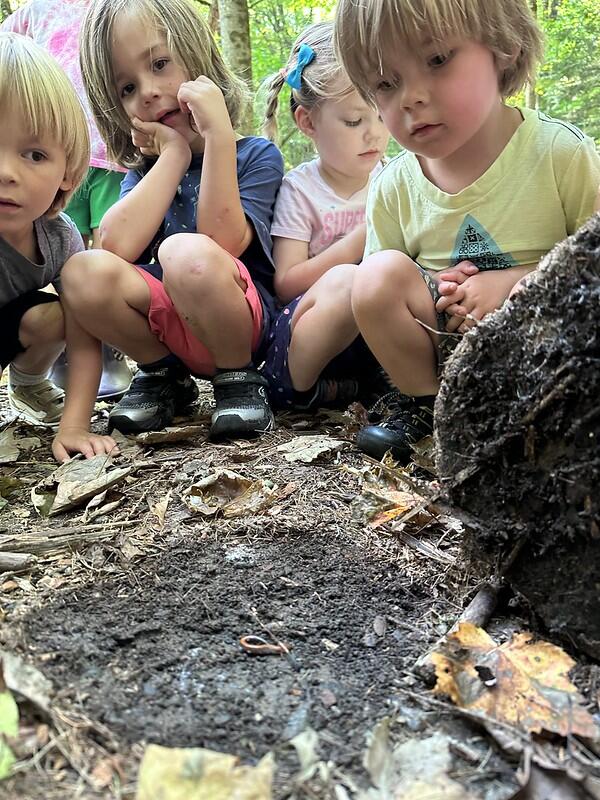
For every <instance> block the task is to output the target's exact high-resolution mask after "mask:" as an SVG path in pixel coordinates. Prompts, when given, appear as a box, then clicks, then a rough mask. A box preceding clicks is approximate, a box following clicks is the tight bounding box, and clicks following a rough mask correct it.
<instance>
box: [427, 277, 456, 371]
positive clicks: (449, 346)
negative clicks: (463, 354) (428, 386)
mask: <svg viewBox="0 0 600 800" xmlns="http://www.w3.org/2000/svg"><path fill="white" fill-rule="evenodd" d="M416 266H417V269H418V270H419V272H420V273H421V277H422V278H423V280H424V281H425V283H426V285H427V288H428V289H429V294H430V295H431V297H432V298H433V305H434V307H435V304H436V303H437V301H438V300H439V299H440V297H441V294H440V293H439V290H438V285H437V281H435V280H434V279H433V278H432V277H431V275H430V274H429V273H428V272H427V270H426V269H423V267H421V266H420V265H419V264H417V265H416ZM435 318H436V323H437V329H438V331H439V336H438V337H437V338H438V340H439V341H438V370H439V371H441V369H442V368H443V366H444V364H445V362H446V361H447V360H448V357H449V356H450V354H451V353H452V351H453V350H454V348H455V347H456V345H457V344H458V343H459V342H460V340H461V339H462V334H460V333H448V331H447V330H446V325H447V324H448V320H449V319H450V317H449V316H448V314H446V312H445V311H442V312H441V313H440V312H439V311H436V312H435Z"/></svg>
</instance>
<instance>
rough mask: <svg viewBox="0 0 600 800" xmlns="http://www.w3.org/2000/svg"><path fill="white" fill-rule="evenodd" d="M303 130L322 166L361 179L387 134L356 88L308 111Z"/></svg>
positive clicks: (375, 159)
mask: <svg viewBox="0 0 600 800" xmlns="http://www.w3.org/2000/svg"><path fill="white" fill-rule="evenodd" d="M310 125H311V129H310V130H309V131H305V132H307V134H308V135H309V136H310V137H311V139H312V140H313V141H314V143H315V147H316V149H317V152H318V153H319V157H320V159H321V162H323V163H324V164H325V166H327V167H329V168H330V169H332V170H335V171H336V172H338V173H340V174H341V175H345V176H348V177H350V178H356V179H360V178H364V180H365V183H366V181H367V179H368V177H369V174H370V173H371V172H372V170H373V169H374V167H375V166H376V164H377V162H378V161H379V160H380V159H381V157H382V156H383V154H384V152H385V149H386V147H387V143H388V140H389V138H390V135H389V133H388V131H387V130H386V128H385V125H384V124H383V122H382V121H381V119H380V117H379V114H378V113H377V111H376V110H375V109H373V108H371V107H370V106H369V105H367V104H366V103H365V101H364V100H363V99H362V98H361V96H360V95H359V94H358V92H352V93H351V94H349V95H347V96H346V97H344V98H343V99H342V100H326V101H325V102H323V103H321V104H320V105H319V106H317V107H316V108H315V109H313V110H312V111H311V112H310Z"/></svg>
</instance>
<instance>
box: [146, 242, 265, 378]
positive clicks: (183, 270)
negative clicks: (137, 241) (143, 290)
mask: <svg viewBox="0 0 600 800" xmlns="http://www.w3.org/2000/svg"><path fill="white" fill-rule="evenodd" d="M158 258H159V261H160V264H161V266H162V268H163V273H164V278H163V280H164V285H165V288H166V290H167V292H168V294H169V296H170V297H171V299H172V301H173V305H174V306H175V308H176V309H177V310H178V311H179V313H180V315H181V316H182V317H183V319H185V321H186V322H187V324H188V325H189V327H190V328H191V330H192V331H193V332H194V334H195V336H196V337H197V338H198V339H199V340H200V341H201V342H202V343H203V344H204V346H205V347H206V348H207V349H208V350H209V351H210V353H211V354H212V356H213V358H214V361H215V365H216V366H217V368H218V369H238V368H240V367H245V366H247V365H248V364H249V363H250V362H251V360H252V336H253V322H252V314H251V311H250V307H249V305H248V302H247V300H246V296H245V291H246V285H245V283H244V281H243V280H242V278H241V277H240V273H239V270H238V267H237V265H236V263H235V261H234V260H233V259H232V257H231V255H230V254H229V253H227V252H226V251H225V250H223V248H222V247H220V246H219V245H218V244H216V242H214V241H213V240H212V239H210V238H209V237H208V236H204V235H202V234H197V233H192V234H190V233H179V234H175V235H173V236H169V238H168V239H165V241H164V242H163V243H162V245H161V246H160V249H159V253H158Z"/></svg>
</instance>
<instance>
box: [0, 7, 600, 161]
mask: <svg viewBox="0 0 600 800" xmlns="http://www.w3.org/2000/svg"><path fill="white" fill-rule="evenodd" d="M193 1H194V2H196V3H197V5H198V7H199V8H200V9H201V10H202V12H203V13H204V14H206V16H207V18H208V21H209V24H210V26H211V28H212V29H213V31H214V32H215V34H216V36H217V37H218V39H219V41H220V43H221V47H222V50H223V53H224V56H225V58H226V60H227V61H228V62H229V64H230V65H231V66H232V67H233V68H234V70H235V71H236V72H237V73H238V74H239V75H242V76H243V77H244V78H245V79H246V81H247V82H248V84H249V86H250V87H251V90H252V93H253V96H254V98H255V100H254V108H253V109H252V110H251V112H249V113H248V115H247V117H246V120H245V125H244V128H245V130H244V131H243V132H244V133H251V132H256V133H258V132H259V129H260V122H261V119H262V112H263V110H264V91H261V86H262V84H263V81H264V80H265V78H266V77H268V76H269V75H271V74H272V73H274V72H277V70H279V69H280V68H281V67H282V66H284V64H285V63H286V60H287V57H288V54H289V51H290V47H291V45H292V43H293V41H294V39H295V38H296V36H297V34H298V33H299V32H300V31H301V30H302V29H303V28H304V27H305V26H306V25H309V24H310V23H311V22H317V21H321V20H326V19H330V18H331V17H332V15H333V9H334V7H335V2H334V0H193ZM23 2H24V0H0V20H2V19H3V18H4V17H6V16H8V14H10V13H11V11H13V10H14V9H16V8H17V7H18V6H19V5H22V4H23ZM499 2H501V0H499ZM530 4H531V7H532V10H533V12H534V13H535V15H536V16H537V18H538V20H539V22H540V25H541V27H542V29H543V31H544V34H545V39H546V57H545V61H544V63H543V65H542V67H541V68H540V70H539V73H538V76H537V80H536V83H535V85H534V86H530V87H528V88H527V91H526V92H525V95H524V96H523V97H519V98H516V101H517V102H519V103H521V104H523V103H526V104H527V105H529V106H532V107H537V108H540V109H541V110H542V111H545V112H546V113H547V114H549V115H551V116H554V117H558V118H559V119H564V120H567V121H569V122H572V123H574V124H575V125H577V126H578V127H580V128H582V129H583V130H584V131H585V132H586V133H587V134H588V135H590V136H592V137H593V138H594V139H595V140H596V143H597V144H599V145H600V0H530ZM279 110H280V113H279V133H280V138H279V145H280V147H281V149H282V151H283V153H284V156H285V160H286V166H287V167H288V168H289V167H291V166H294V165H295V164H298V163H300V162H301V161H304V160H306V159H308V158H311V157H312V155H313V151H312V146H311V143H310V142H309V141H307V140H306V139H305V138H304V137H303V136H301V135H300V134H298V132H297V131H296V129H295V127H294V126H293V124H292V121H291V117H290V114H289V93H288V90H287V88H285V89H284V90H283V91H282V93H281V101H280V109H279ZM396 149H397V148H396ZM390 152H394V145H393V144H392V146H391V151H390Z"/></svg>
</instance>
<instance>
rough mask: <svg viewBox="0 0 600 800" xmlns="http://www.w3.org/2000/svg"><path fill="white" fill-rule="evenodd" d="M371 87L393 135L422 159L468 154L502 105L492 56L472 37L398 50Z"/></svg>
mask: <svg viewBox="0 0 600 800" xmlns="http://www.w3.org/2000/svg"><path fill="white" fill-rule="evenodd" d="M373 87H374V89H375V100H376V103H377V107H378V108H379V111H380V113H381V116H382V119H383V121H384V122H385V123H386V125H387V127H388V128H389V130H390V132H391V134H392V136H393V137H394V138H395V139H396V140H397V141H398V142H399V144H401V145H402V146H403V147H405V148H406V149H407V150H411V151H412V152H413V153H416V154H417V155H419V156H422V157H424V158H425V159H432V160H437V159H447V158H450V157H451V156H453V155H454V154H456V153H457V152H459V151H461V150H462V148H466V150H467V153H468V148H470V147H474V146H476V144H477V135H478V134H479V133H482V132H483V131H485V130H487V129H488V128H490V127H492V126H494V125H495V124H496V119H495V114H496V112H497V111H499V110H500V108H501V100H502V98H501V95H500V91H499V88H498V71H497V66H496V64H495V61H494V56H493V54H492V53H491V51H490V50H489V49H488V48H487V47H485V46H484V45H481V44H478V43H477V42H474V41H471V40H460V39H455V40H453V41H452V40H451V41H449V42H448V43H447V46H446V47H442V48H440V45H439V44H437V45H434V44H424V45H423V46H421V47H419V48H417V49H415V50H412V51H407V50H405V49H404V50H403V49H401V48H399V49H398V53H397V55H396V56H395V58H394V59H393V60H392V71H391V73H390V74H386V75H383V76H382V77H380V78H373Z"/></svg>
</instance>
